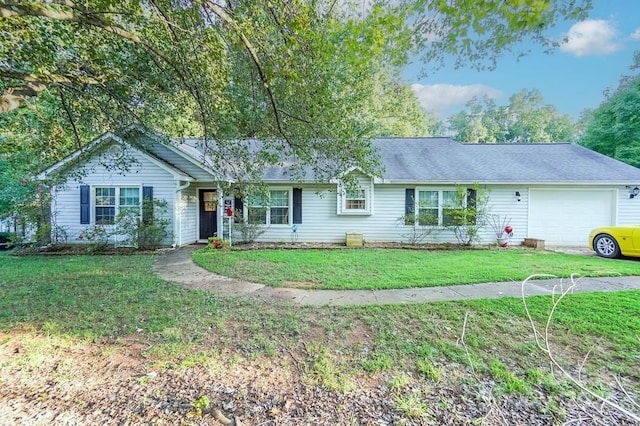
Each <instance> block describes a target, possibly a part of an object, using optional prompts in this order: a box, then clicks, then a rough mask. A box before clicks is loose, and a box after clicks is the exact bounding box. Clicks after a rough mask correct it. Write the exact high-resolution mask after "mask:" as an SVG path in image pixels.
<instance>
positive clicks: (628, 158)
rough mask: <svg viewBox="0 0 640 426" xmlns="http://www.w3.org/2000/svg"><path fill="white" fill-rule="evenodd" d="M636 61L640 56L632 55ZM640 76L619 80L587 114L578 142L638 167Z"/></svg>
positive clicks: (639, 152) (639, 157)
mask: <svg viewBox="0 0 640 426" xmlns="http://www.w3.org/2000/svg"><path fill="white" fill-rule="evenodd" d="M636 62H637V64H640V55H638V57H637V58H636ZM639 111H640V75H637V76H635V77H629V78H625V79H623V80H622V82H621V83H620V85H619V86H618V88H617V89H616V90H615V91H614V92H613V93H612V94H611V95H610V96H609V98H608V99H607V100H606V101H604V102H603V103H602V104H601V105H600V106H599V107H598V108H596V109H595V111H593V112H592V113H591V116H590V120H588V124H587V127H586V129H585V133H584V135H583V136H582V138H581V139H580V144H581V145H584V146H585V147H587V148H589V149H593V150H594V151H597V152H599V153H601V154H604V155H608V156H609V157H612V158H615V159H618V160H620V161H623V162H625V163H627V164H631V165H632V166H635V167H640V112H639Z"/></svg>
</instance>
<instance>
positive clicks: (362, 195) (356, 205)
mask: <svg viewBox="0 0 640 426" xmlns="http://www.w3.org/2000/svg"><path fill="white" fill-rule="evenodd" d="M344 209H345V210H367V193H366V191H365V190H364V189H362V188H361V189H354V190H350V191H347V192H346V194H345V199H344Z"/></svg>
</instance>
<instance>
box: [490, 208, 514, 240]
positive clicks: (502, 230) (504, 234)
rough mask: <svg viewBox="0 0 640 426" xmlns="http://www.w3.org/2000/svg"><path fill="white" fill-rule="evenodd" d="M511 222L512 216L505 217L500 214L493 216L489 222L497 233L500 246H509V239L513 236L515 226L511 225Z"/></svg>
mask: <svg viewBox="0 0 640 426" xmlns="http://www.w3.org/2000/svg"><path fill="white" fill-rule="evenodd" d="M510 222H511V218H510V217H503V216H500V215H498V214H494V215H492V216H491V220H490V221H489V224H490V225H491V229H493V232H494V234H495V235H496V242H497V243H498V245H499V246H500V247H507V245H508V244H509V240H510V239H511V237H512V236H513V228H512V227H511V225H510Z"/></svg>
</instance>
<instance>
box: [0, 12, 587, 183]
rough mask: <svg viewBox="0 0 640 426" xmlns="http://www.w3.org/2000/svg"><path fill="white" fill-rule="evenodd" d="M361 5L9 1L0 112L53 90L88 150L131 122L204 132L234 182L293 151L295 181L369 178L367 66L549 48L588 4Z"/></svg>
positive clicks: (1, 48)
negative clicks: (556, 30) (529, 46)
mask: <svg viewBox="0 0 640 426" xmlns="http://www.w3.org/2000/svg"><path fill="white" fill-rule="evenodd" d="M350 3H352V2H350V1H348V0H347V1H345V2H343V3H341V5H340V6H337V2H334V1H322V0H308V1H307V0H294V1H288V0H287V1H285V0H236V1H227V2H220V3H218V2H215V1H213V0H187V1H180V2H176V1H175V0H143V1H139V2H127V1H104V0H88V1H83V2H81V3H75V2H74V1H73V0H54V1H43V0H32V1H18V0H14V1H11V0H0V16H2V18H3V19H2V21H0V30H1V31H0V101H1V102H0V104H1V108H2V111H13V110H15V109H17V107H19V106H20V105H25V104H26V103H29V102H30V101H31V100H32V99H33V98H35V97H39V96H41V95H42V94H44V93H47V95H48V96H55V97H57V98H58V101H59V105H60V109H59V110H60V112H61V114H62V116H63V117H64V118H65V119H66V120H67V122H68V123H67V126H65V129H71V133H72V135H73V138H74V139H75V141H76V145H78V146H81V144H82V141H83V140H85V139H84V132H85V131H86V132H88V133H90V134H93V135H95V134H99V133H100V132H102V131H104V130H106V129H112V128H114V127H119V126H122V125H123V124H126V123H129V122H131V121H137V122H139V123H142V124H144V125H146V126H148V127H150V128H153V129H155V130H159V131H160V132H161V133H166V134H169V135H172V136H182V135H189V136H198V137H202V138H204V139H205V140H206V141H207V146H208V148H209V149H210V150H211V154H212V157H213V158H214V159H216V161H218V164H216V166H217V167H219V168H220V169H221V170H224V171H226V172H227V173H229V174H231V175H232V176H233V177H236V178H238V179H252V178H253V179H255V178H256V176H258V175H259V173H260V171H261V170H262V167H263V166H264V165H265V164H268V163H274V162H278V161H280V159H281V158H282V157H283V156H290V157H295V158H297V159H298V161H299V163H298V165H299V167H298V168H296V169H295V170H293V171H292V175H293V176H294V177H295V176H296V175H297V174H298V173H302V172H303V171H304V170H306V169H307V168H311V169H312V173H313V174H314V175H315V176H316V177H317V178H318V179H322V178H327V177H333V176H336V175H338V174H340V173H341V172H342V171H344V170H348V169H349V168H351V167H352V166H353V165H355V164H357V165H358V166H359V167H361V168H363V169H365V170H367V171H369V172H372V173H374V172H375V171H376V168H377V166H378V165H377V163H376V161H375V158H374V157H373V156H371V155H370V154H371V147H370V145H369V143H368V140H369V138H370V137H371V136H373V135H375V134H376V132H378V131H380V129H381V128H383V130H384V126H380V125H379V124H376V122H375V118H376V117H373V116H372V114H362V113H361V112H362V111H363V108H365V109H366V105H367V103H370V102H372V100H373V99H375V94H374V92H373V87H374V86H375V85H372V84H371V79H372V76H375V75H379V74H380V73H381V72H387V70H388V69H391V70H392V69H394V68H397V67H400V66H402V65H404V64H405V63H406V61H407V60H408V57H409V54H410V53H412V52H418V51H421V52H423V53H424V56H423V59H424V60H425V62H426V63H429V64H432V63H437V62H438V61H439V60H441V59H442V58H443V57H444V55H445V54H450V53H452V54H454V55H457V57H458V61H460V60H462V58H467V59H468V61H469V62H470V63H475V64H476V65H478V64H480V63H482V62H483V60H484V59H485V58H490V59H495V58H496V57H497V56H499V55H500V54H502V53H503V52H504V51H505V50H506V49H508V48H509V46H511V45H513V43H514V42H516V41H519V40H521V39H523V38H525V37H530V38H531V39H533V40H534V41H537V42H541V43H546V39H545V38H544V31H545V30H546V29H548V28H550V27H551V25H552V24H553V23H554V22H555V21H556V20H558V19H578V18H580V17H582V16H584V14H585V12H586V10H587V9H588V7H589V6H590V2H589V1H588V0H585V1H578V0H570V1H566V2H555V1H552V0H536V1H533V0H525V1H522V0H508V1H506V2H505V1H502V0H500V1H498V0H488V1H485V2H484V3H483V7H481V8H478V7H476V5H475V4H472V2H467V3H459V4H458V3H456V4H455V6H453V5H449V4H448V2H441V1H425V0H404V1H399V2H398V1H388V2H387V1H382V2H377V3H375V4H374V5H373V6H371V7H369V8H368V9H366V10H365V11H364V12H358V11H362V8H361V7H358V8H354V7H353V5H351V4H350ZM358 5H359V6H361V2H358ZM394 126H395V125H394ZM394 126H392V127H391V129H393V130H394V131H395V130H397V129H396V127H394ZM401 127H402V126H401ZM384 131H386V130H384ZM384 131H383V133H384ZM246 136H255V137H258V138H260V139H261V140H262V141H263V142H264V143H263V145H262V147H261V149H260V150H259V151H258V152H256V151H251V150H248V149H247V146H246V144H244V143H243V142H241V141H239V138H241V137H246ZM229 158H232V159H233V161H231V162H229V161H227V159H229Z"/></svg>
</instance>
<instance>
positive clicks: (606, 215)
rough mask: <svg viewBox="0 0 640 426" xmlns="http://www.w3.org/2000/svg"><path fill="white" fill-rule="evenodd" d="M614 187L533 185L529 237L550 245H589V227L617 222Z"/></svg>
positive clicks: (530, 194) (530, 197)
mask: <svg viewBox="0 0 640 426" xmlns="http://www.w3.org/2000/svg"><path fill="white" fill-rule="evenodd" d="M615 199H616V198H615V191H613V190H597V189H589V190H552V189H532V190H531V191H530V193H529V237H530V238H539V239H543V240H545V242H546V244H549V245H553V244H555V245H580V246H584V245H587V237H588V236H589V231H590V230H592V229H593V228H597V227H599V226H609V225H613V224H614V221H613V217H614V212H615Z"/></svg>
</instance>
